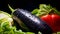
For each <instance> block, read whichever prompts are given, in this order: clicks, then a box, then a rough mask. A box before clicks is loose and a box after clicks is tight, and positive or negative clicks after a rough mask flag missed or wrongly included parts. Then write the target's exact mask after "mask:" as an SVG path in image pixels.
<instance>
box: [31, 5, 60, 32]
mask: <svg viewBox="0 0 60 34" xmlns="http://www.w3.org/2000/svg"><path fill="white" fill-rule="evenodd" d="M32 14H34V15H36V16H38V17H39V18H40V19H42V20H43V21H45V22H46V23H47V24H48V25H49V26H50V27H51V29H52V30H53V32H55V33H56V32H60V12H58V10H57V9H56V8H53V7H52V6H50V5H46V4H40V6H39V9H34V10H33V11H32Z"/></svg>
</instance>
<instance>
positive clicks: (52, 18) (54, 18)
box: [41, 14, 60, 32]
mask: <svg viewBox="0 0 60 34" xmlns="http://www.w3.org/2000/svg"><path fill="white" fill-rule="evenodd" d="M41 19H42V20H43V21H45V22H46V23H47V24H48V25H49V26H50V27H51V28H52V30H53V32H58V31H60V16H59V15H57V14H49V15H44V16H42V17H41Z"/></svg>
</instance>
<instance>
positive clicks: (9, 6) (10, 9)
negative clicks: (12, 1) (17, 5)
mask: <svg viewBox="0 0 60 34" xmlns="http://www.w3.org/2000/svg"><path fill="white" fill-rule="evenodd" d="M8 7H9V9H10V10H11V11H12V13H13V12H14V11H15V10H14V9H13V8H12V7H11V6H10V5H9V4H8Z"/></svg>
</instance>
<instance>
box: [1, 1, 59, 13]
mask: <svg viewBox="0 0 60 34" xmlns="http://www.w3.org/2000/svg"><path fill="white" fill-rule="evenodd" d="M8 4H9V5H10V6H11V7H12V8H14V9H16V8H22V9H26V10H28V11H32V10H33V9H35V8H38V7H39V4H50V5H51V6H53V7H56V8H57V9H58V10H60V2H59V0H0V10H2V11H6V12H9V13H11V12H10V10H9V8H8Z"/></svg>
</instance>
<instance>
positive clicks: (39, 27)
mask: <svg viewBox="0 0 60 34" xmlns="http://www.w3.org/2000/svg"><path fill="white" fill-rule="evenodd" d="M12 15H13V19H14V20H16V21H17V22H18V23H19V24H21V23H20V22H22V23H24V24H25V25H26V26H27V27H28V28H29V29H30V30H31V31H33V32H38V31H40V32H42V34H52V29H51V28H50V27H49V25H47V24H46V23H45V22H44V21H42V20H41V19H40V18H38V17H37V16H35V15H33V14H31V12H29V11H27V10H23V9H16V10H15V11H14V12H13V13H12Z"/></svg>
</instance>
